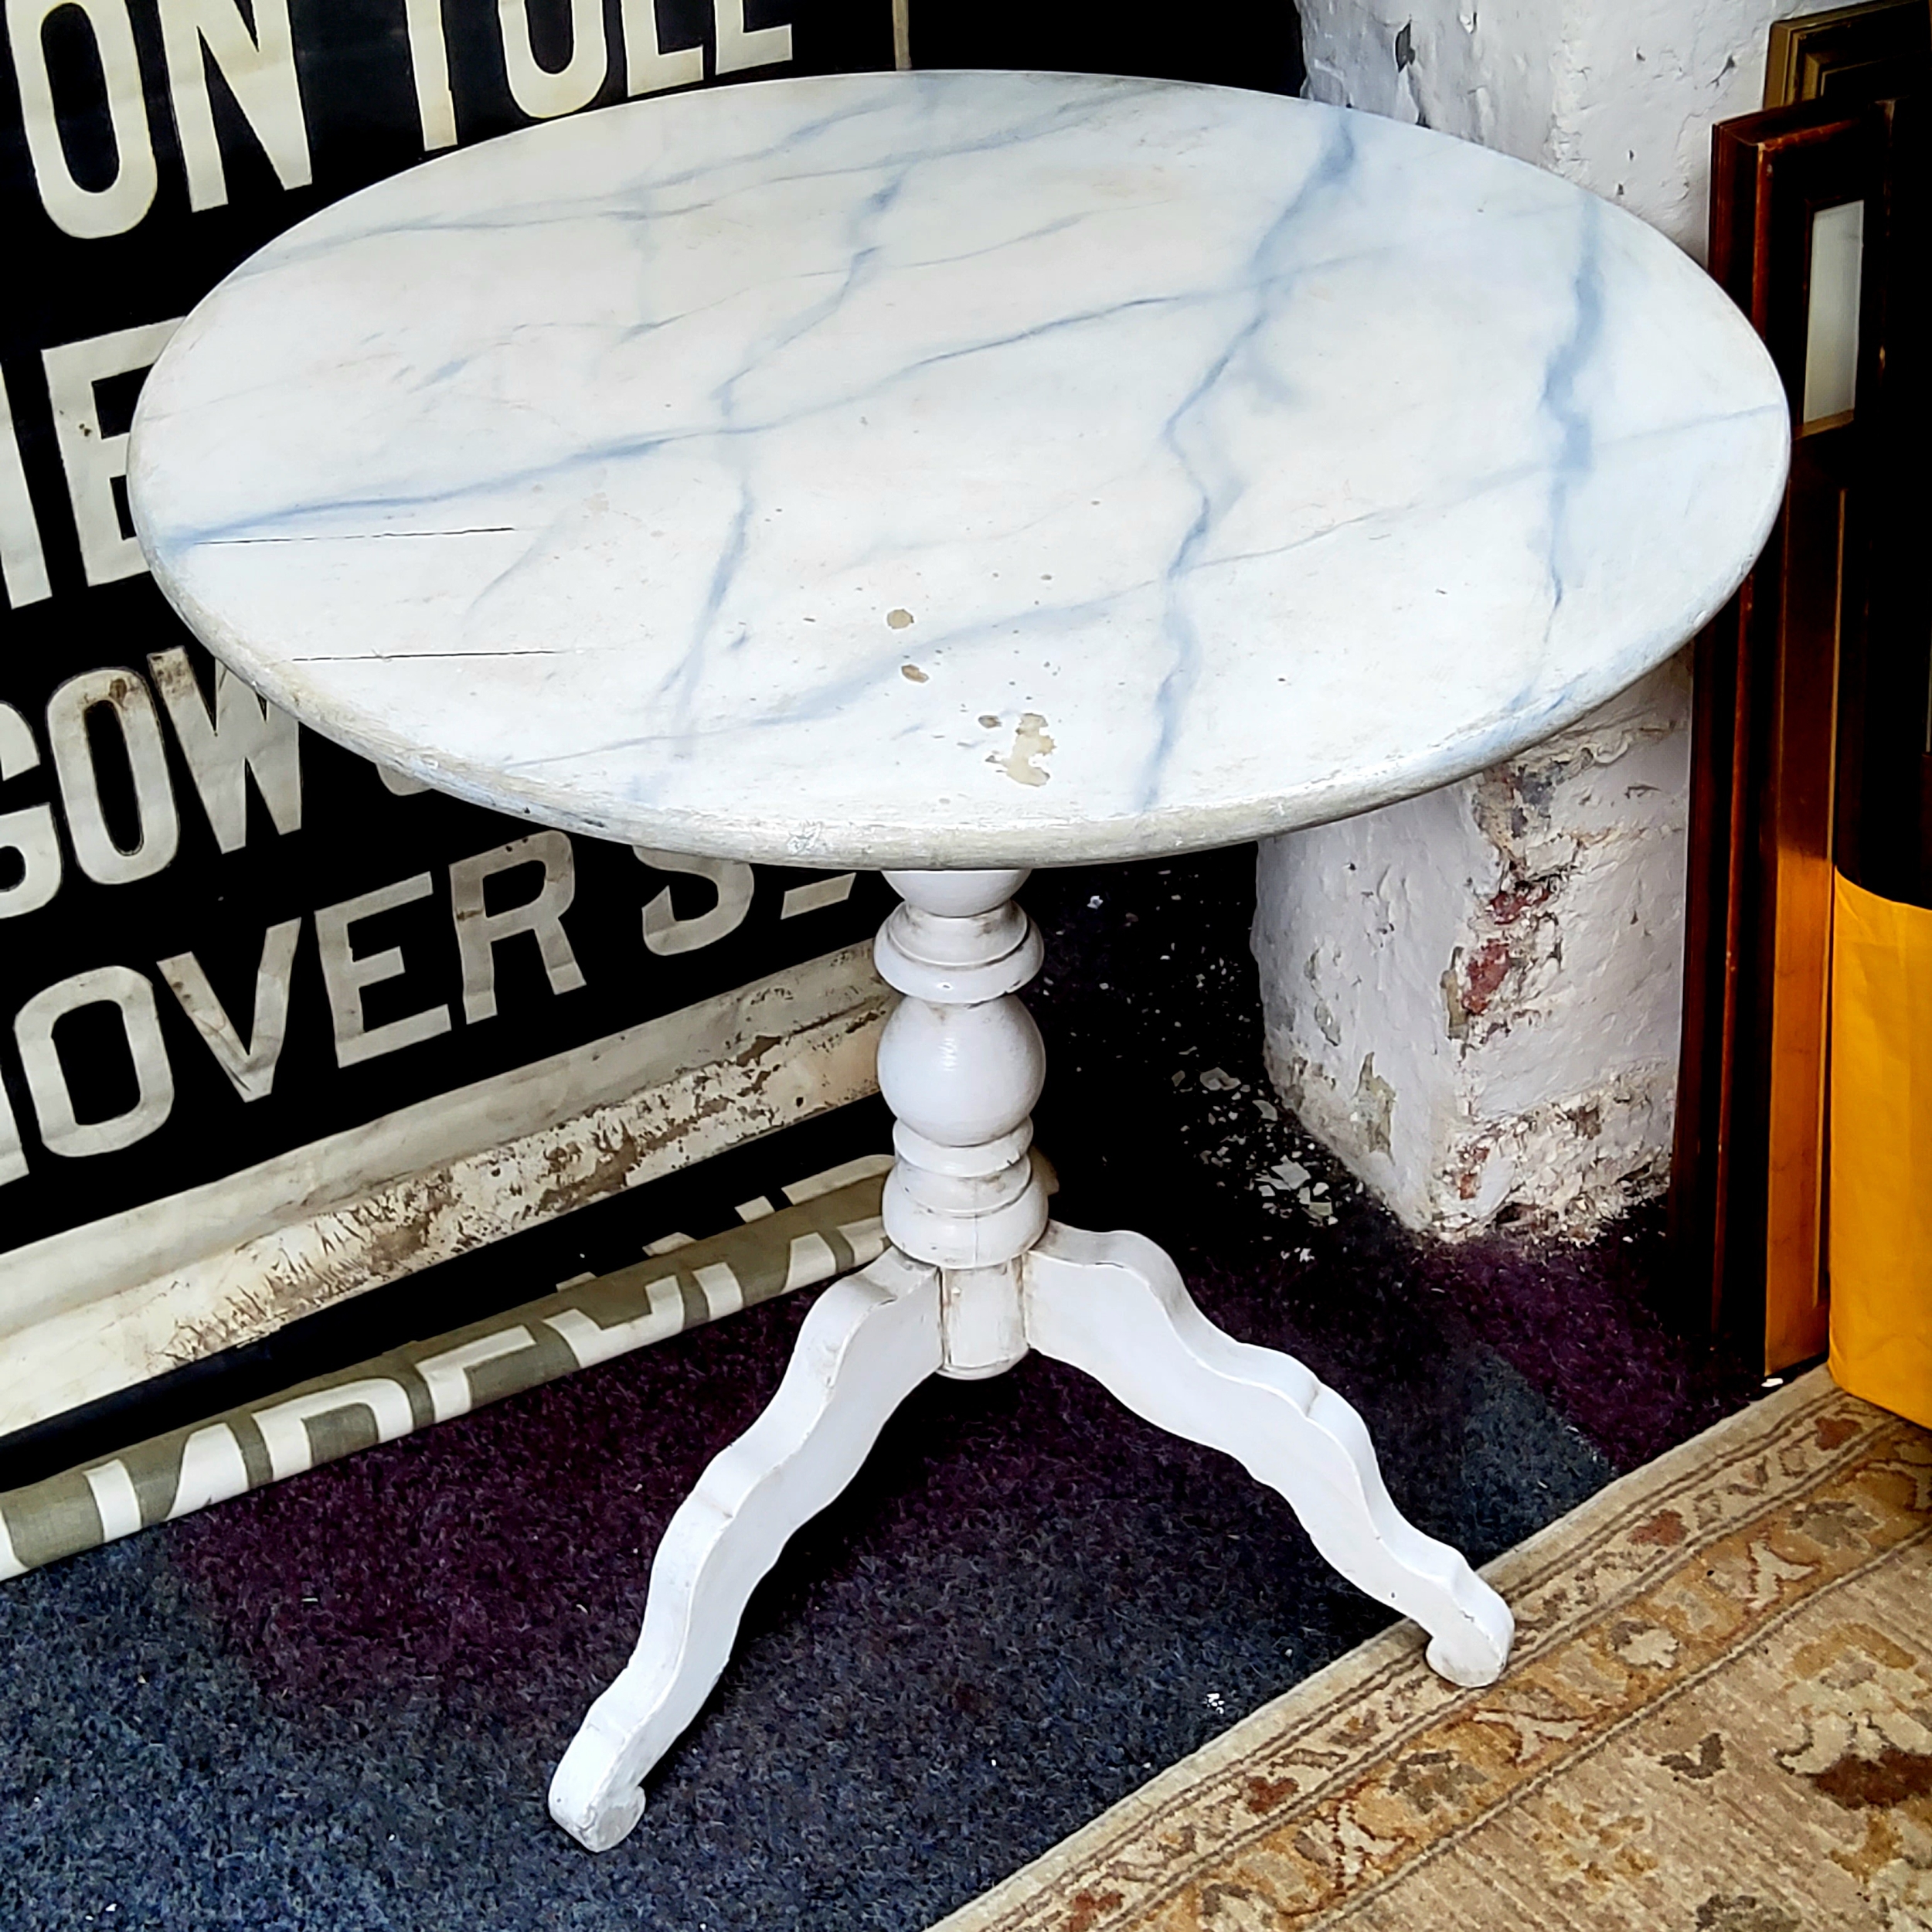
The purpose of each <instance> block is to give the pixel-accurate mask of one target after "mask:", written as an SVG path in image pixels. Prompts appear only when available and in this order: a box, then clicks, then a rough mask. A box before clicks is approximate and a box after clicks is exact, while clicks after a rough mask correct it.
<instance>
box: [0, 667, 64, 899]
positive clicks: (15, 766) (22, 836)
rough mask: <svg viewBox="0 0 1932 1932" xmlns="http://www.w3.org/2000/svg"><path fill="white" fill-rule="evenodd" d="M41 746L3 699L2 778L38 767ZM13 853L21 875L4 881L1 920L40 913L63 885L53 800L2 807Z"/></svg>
mask: <svg viewBox="0 0 1932 1932" xmlns="http://www.w3.org/2000/svg"><path fill="white" fill-rule="evenodd" d="M39 763H40V748H39V746H37V745H36V743H34V741H33V733H32V732H31V731H30V730H29V729H28V728H27V721H26V719H25V718H23V717H22V716H21V715H20V714H19V712H17V711H16V710H15V709H14V708H13V706H12V705H10V704H0V780H4V779H8V778H17V777H20V776H21V775H22V774H23V773H25V772H29V771H32V770H36V768H37V767H39ZM5 852H13V853H15V854H16V855H18V857H19V862H20V876H19V879H18V880H17V881H16V882H15V883H14V884H12V885H11V886H0V919H18V918H19V917H20V915H21V914H22V913H35V912H38V911H39V910H40V908H41V907H42V906H44V905H46V903H47V901H48V900H50V899H51V898H53V896H54V894H55V893H57V892H58V891H60V874H61V864H60V836H59V835H58V834H57V833H56V832H55V830H54V827H53V806H51V805H23V806H22V808H20V809H19V811H7V812H0V853H5Z"/></svg>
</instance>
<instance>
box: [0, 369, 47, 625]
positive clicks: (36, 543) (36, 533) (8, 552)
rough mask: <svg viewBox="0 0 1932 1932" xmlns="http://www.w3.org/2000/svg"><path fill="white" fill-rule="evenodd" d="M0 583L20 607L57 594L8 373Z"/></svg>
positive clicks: (1, 433)
mask: <svg viewBox="0 0 1932 1932" xmlns="http://www.w3.org/2000/svg"><path fill="white" fill-rule="evenodd" d="M0 583H4V584H5V587H6V592H7V601H8V603H9V604H12V606H13V607H14V608H15V610H16V611H18V610H19V608H20V607H21V606H22V604H38V603H39V602H40V600H42V599H43V597H51V596H53V586H52V585H51V584H49V582H48V581H47V556H46V552H45V551H44V550H43V549H41V547H40V522H39V519H38V518H37V517H36V515H34V513H33V498H32V496H31V495H29V493H28V490H27V471H26V465H25V464H23V463H22V461H21V460H20V438H19V434H18V433H17V432H16V431H15V428H14V427H13V405H12V403H11V402H10V401H9V400H8V397H7V384H6V379H5V376H0Z"/></svg>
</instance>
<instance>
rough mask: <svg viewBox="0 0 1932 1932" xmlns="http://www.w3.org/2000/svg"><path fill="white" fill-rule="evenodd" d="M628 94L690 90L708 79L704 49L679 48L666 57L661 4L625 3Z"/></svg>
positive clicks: (649, 0)
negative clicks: (661, 35) (660, 29)
mask: <svg viewBox="0 0 1932 1932" xmlns="http://www.w3.org/2000/svg"><path fill="white" fill-rule="evenodd" d="M621 19H622V21H623V24H624V92H625V93H626V94H629V95H631V96H632V97H636V96H637V95H638V94H659V93H662V91H663V90H664V89H665V88H666V87H692V86H693V85H695V84H696V83H697V82H699V81H700V80H703V78H704V49H703V48H702V46H695V47H675V48H673V49H672V50H671V51H670V52H669V53H666V52H665V49H664V47H663V45H662V42H661V40H660V39H659V36H658V6H657V0H624V7H623V12H622V15H621Z"/></svg>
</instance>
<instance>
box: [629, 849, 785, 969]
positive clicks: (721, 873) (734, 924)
mask: <svg viewBox="0 0 1932 1932" xmlns="http://www.w3.org/2000/svg"><path fill="white" fill-rule="evenodd" d="M631 850H632V851H633V852H635V853H636V854H637V855H638V857H639V858H640V859H642V860H643V861H644V862H645V864H646V865H647V866H650V867H651V869H652V870H653V871H655V872H686V873H689V875H690V876H691V877H692V878H693V879H709V880H710V882H711V883H712V885H713V887H714V888H715V889H716V892H717V894H718V903H717V904H716V905H715V906H713V907H712V909H711V910H710V911H709V912H708V913H700V914H699V917H696V919H680V918H679V917H678V915H677V914H676V913H675V912H674V911H673V910H672V906H671V888H670V887H669V886H665V889H664V890H663V891H662V892H661V893H658V896H657V897H656V898H655V899H654V900H651V903H650V904H649V905H648V906H645V909H644V943H645V945H646V946H647V947H649V948H650V950H651V951H652V952H654V953H657V954H663V955H667V956H668V955H671V954H678V953H692V952H696V951H697V950H698V948H699V947H700V946H709V944H711V943H712V942H713V940H719V939H723V937H725V935H726V934H727V933H735V932H736V930H738V928H739V927H740V926H742V925H743V923H745V914H746V913H748V912H749V911H750V910H751V889H752V886H753V883H755V880H754V876H753V872H752V869H751V868H750V866H747V865H743V864H740V862H738V861H737V860H736V859H686V858H685V857H683V856H682V855H681V854H679V853H677V852H653V851H652V850H651V849H650V848H649V847H648V846H647V845H633V846H632V847H631Z"/></svg>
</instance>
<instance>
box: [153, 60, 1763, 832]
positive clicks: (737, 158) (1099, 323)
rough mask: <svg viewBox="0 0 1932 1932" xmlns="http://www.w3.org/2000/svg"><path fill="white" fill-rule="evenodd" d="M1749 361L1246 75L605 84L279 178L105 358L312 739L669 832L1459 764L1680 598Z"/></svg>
mask: <svg viewBox="0 0 1932 1932" xmlns="http://www.w3.org/2000/svg"><path fill="white" fill-rule="evenodd" d="M1788 437H1789V427H1788V417H1787V409H1786V405H1785V401H1784V396H1783V394H1782V392H1781V389H1780V387H1779V384H1778V381H1777V376H1776V375H1775V373H1774V370H1773V369H1772V366H1771V365H1770V361H1769V359H1767V356H1766V355H1765V354H1764V351H1763V349H1761V347H1760V345H1759V344H1758V342H1757V338H1756V337H1755V336H1754V335H1753V334H1752V333H1751V332H1750V329H1749V328H1747V325H1745V323H1744V322H1743V320H1742V319H1741V318H1740V316H1739V315H1737V313H1736V311H1735V310H1734V309H1733V308H1732V306H1731V305H1730V303H1729V302H1728V301H1726V299H1725V298H1724V297H1723V295H1722V294H1721V293H1720V292H1719V290H1718V289H1717V288H1716V286H1715V285H1714V284H1712V283H1711V282H1710V281H1709V280H1708V279H1707V278H1706V277H1705V276H1704V275H1703V274H1702V272H1701V271H1700V270H1699V269H1698V268H1696V267H1695V266H1694V265H1693V264H1692V263H1691V262H1689V260H1686V259H1685V257H1683V256H1682V255H1681V254H1680V253H1679V252H1678V250H1676V249H1675V248H1674V247H1672V245H1671V244H1670V243H1668V242H1667V241H1665V240H1663V239H1662V237H1661V236H1658V235H1657V234H1655V233H1653V232H1652V231H1651V230H1649V229H1648V228H1647V227H1645V226H1643V225H1642V224H1641V223H1639V222H1638V221H1637V220H1636V219H1634V218H1632V217H1631V216H1626V215H1624V214H1622V213H1620V212H1618V211H1617V209H1614V208H1613V207H1611V206H1608V205H1607V204H1606V203H1604V202H1602V201H1600V200H1598V199H1596V198H1595V197H1594V196H1590V195H1589V194H1587V193H1585V192H1583V191H1582V190H1580V189H1577V188H1574V187H1573V186H1570V185H1568V184H1567V183H1566V182H1562V181H1560V180H1558V179H1556V178H1555V177H1554V176H1552V175H1548V174H1545V173H1543V172H1539V171H1537V170H1536V169H1534V168H1529V167H1526V166H1524V165H1521V164H1519V163H1517V162H1513V161H1510V160H1508V159H1505V158H1502V157H1501V156H1498V155H1495V154H1493V153H1490V152H1488V151H1485V150H1484V149H1481V148H1476V147H1474V146H1471V145H1467V144H1464V143H1461V142H1459V141H1454V140H1451V139H1449V138H1446V137H1444V136H1441V135H1437V134H1431V133H1429V132H1428V131H1425V130H1423V129H1419V128H1409V127H1403V126H1400V125H1397V124H1395V123H1393V122H1391V121H1383V120H1379V119H1376V118H1373V117H1370V116H1369V115H1366V114H1357V113H1352V112H1349V111H1342V110H1336V109H1331V108H1327V107H1318V106H1315V105H1313V104H1309V103H1306V102H1301V101H1294V100H1282V99H1279V98H1277V97H1270V96H1267V95H1261V94H1244V93H1237V92H1234V91H1231V90H1223V89H1218V88H1210V87H1193V86H1185V85H1177V84H1172V83H1162V82H1154V81H1143V80H1111V79H1095V78H1086V77H1073V76H1068V75H1029V74H1003V73H914V74H866V75H858V76H849V77H835V78H829V79H814V80H780V81H774V82H768V83H762V84H757V85H753V86H744V87H729V88H725V89H719V90H712V91H707V92H702V93H696V94H685V95H682V96H677V97H671V98H666V99H659V100H645V101H641V102H638V103H634V104H631V105H628V106H625V107H615V108H611V109H607V110H605V111H601V112H598V113H594V114H587V115H584V116H581V117H577V118H575V119H572V120H569V121H555V122H551V123H549V124H544V125H542V126H539V127H536V128H530V129H528V130H526V131H523V132H522V133H519V134H514V135H512V136H509V137H508V138H505V139H502V140H499V141H490V142H488V143H486V144H484V145H480V146H478V147H476V148H471V149H468V150H465V151H461V152H458V153H456V154H453V155H448V156H446V157H444V158H441V159H439V160H437V161H434V162H430V163H427V164H426V165H423V166H422V167H420V168H415V169H413V170H411V171H410V172H407V173H406V174H403V175H399V176H397V177H396V178H394V179H391V180H389V181H386V182H382V183H380V184H379V185H376V187H373V188H371V189H367V190H366V191H364V192H362V193H360V194H357V195H355V196H351V197H349V199H346V200H345V201H343V202H339V203H338V204H337V205H335V206H333V207H332V208H329V209H326V210H325V211H324V212H323V213H320V214H318V215H317V216H315V217H313V218H312V219H310V220H308V221H306V222H304V223H301V225H300V226H298V227H296V228H294V229H293V230H291V231H290V232H289V233H287V234H286V235H284V236H282V237H281V239H280V240H277V241H276V242H274V243H272V244H270V246H269V247H267V248H266V249H264V250H262V252H261V253H260V254H258V255H257V256H256V257H253V259H252V260H250V261H249V262H247V264H244V265H243V267H241V268H240V270H237V271H236V273H235V274H233V275H232V276H231V277H230V278H229V279H228V280H227V281H226V282H224V283H223V284H222V285H221V286H220V287H218V288H217V289H216V291H214V292H213V294H211V295H210V296H209V298H208V299H207V300H206V301H204V302H203V303H202V304H201V306H200V307H199V308H197V309H196V311H195V313H194V314H193V315H192V316H191V317H190V318H189V320H188V321H187V322H186V323H185V325H184V326H183V327H182V329H181V330H180V332H179V334H178V335H176V337H175V340H174V342H172V344H171V345H170V346H169V348H168V350H167V352H166V353H165V355H163V356H162V359H161V361H160V362H159V363H158V365H157V366H156V367H155V370H154V372H152V374H151V376H150V377H149V379H148V383H147V385H146V387H145V393H144V394H143V396H142V399H141V405H140V409H139V412H138V417H137V420H136V423H135V427H134V437H133V441H132V446H131V453H130V455H131V460H130V467H129V471H128V481H129V489H130V495H131V502H132V505H133V508H134V518H135V522H136V526H137V529H138V532H139V534H140V537H141V543H142V545H143V547H144V548H145V551H146V553H147V556H148V560H149V562H150V563H151V566H152V567H153V570H154V573H155V577H157V579H158V580H159V582H160V583H161V585H162V588H163V589H164V590H165V593H166V594H167V595H168V597H169V598H170V599H171V600H172V602H173V603H174V604H175V606H176V607H177V608H178V609H179V611H180V612H181V613H182V615H183V617H185V619H186V620H187V621H188V622H189V624H190V625H191V626H192V628H193V629H194V630H195V631H196V632H197V633H198V634H199V635H200V636H201V637H202V638H203V639H204V640H205V641H206V642H207V643H208V644H209V645H210V647H211V648H213V650H214V651H216V653H217V654H218V655H219V656H221V657H222V658H224V659H225V660H226V662H228V663H229V664H230V665H232V666H233V668H235V669H236V670H237V671H239V672H240V673H241V674H242V675H243V676H245V677H246V678H247V679H249V681H250V682H251V683H253V684H254V685H257V687H258V688H259V689H261V690H263V691H264V692H267V694H268V695H269V696H271V697H272V698H274V699H276V700H277V702H280V703H281V704H283V705H284V706H287V707H288V708H289V709H291V710H292V711H294V713H297V714H298V716H300V717H301V718H302V719H305V720H306V721H307V722H308V723H310V724H311V725H313V726H315V728H316V729H317V730H320V731H321V732H323V733H325V734H327V735H328V736H331V737H333V738H335V739H337V740H340V741H341V742H342V743H346V744H349V745H350V746H352V747H354V748H355V749H357V750H362V751H366V752H368V753H371V754H372V755H373V756H375V757H377V758H379V759H380V760H383V761H384V762H386V763H387V764H390V765H393V766H396V767H401V768H402V769H403V770H407V771H410V772H413V773H414V774H417V775H418V776H420V777H423V778H426V779H427V780H428V781H430V783H431V784H435V785H438V786H440V787H443V788H444V789H445V790H448V791H454V792H457V793H459V794H461V795H463V796H464V797H467V798H471V799H474V800H476V801H479V802H481V803H483V804H489V805H493V806H497V807H499V808H504V809H507V810H509V811H515V812H519V813H522V814H525V815H528V816H529V817H531V818H537V819H540V820H543V821H547V822H550V823H553V824H558V825H565V826H567V827H570V828H574V829H579V830H583V831H585V832H591V833H594V834H599V835H605V836H609V837H613V838H621V839H625V840H629V841H632V842H637V843H639V844H645V845H653V846H657V847H660V848H664V849H670V850H674V851H684V852H696V853H706V854H711V855H718V856H728V857H732V858H738V859H754V860H770V861H778V862H784V861H787V860H789V861H793V862H798V863H802V864H817V865H826V866H834V865H836V866H885V865H896V866H924V865H937V866H971V865H981V866H995V865H998V866H1004V865H1025V864H1033V863H1039V864H1051V863H1054V862H1072V861H1077V860H1087V859H1105V858H1125V857H1130V856H1134V855H1145V854H1149V853H1154V852H1173V851H1179V850H1185V849H1191V848H1198V847H1202V846H1207V845H1216V844H1220V843H1223V842H1231V841H1233V840H1236V839H1240V838H1250V837H1253V836H1255V835H1259V834H1263V833H1267V832H1278V831H1281V830H1284V829H1287V828H1291V827H1293V826H1296V825H1306V824H1310V823H1313V822H1315V821H1320V820H1322V819H1326V818H1335V817H1338V816H1341V815H1345V814H1347V813H1349V812H1353V811H1359V810H1361V809H1362V808H1365V807H1368V806H1371V805H1375V804H1381V803H1383V802H1386V801H1389V800H1392V799H1394V798H1399V797H1402V796H1403V795H1406V794H1409V793H1411V792H1414V791H1420V790H1422V789H1424V788H1426V787H1430V786H1432V785H1434V784H1439V783H1441V782H1443V781H1447V780H1448V779H1450V778H1452V777H1458V776H1460V775H1461V774H1464V773H1466V772H1468V771H1471V770H1476V769H1478V768H1480V767H1482V766H1484V765H1485V764H1490V763H1492V762H1493V761H1494V760H1496V759H1497V758H1498V757H1502V756H1503V755H1505V754H1506V753H1509V752H1511V751H1513V750H1518V749H1520V748H1522V747H1525V746H1526V745H1528V744H1530V743H1534V742H1535V741H1536V740H1539V739H1540V738H1543V737H1545V736H1548V735H1549V733H1552V732H1553V731H1556V730H1558V729H1560V727H1562V726H1564V725H1566V724H1567V723H1570V722H1571V721H1572V720H1573V719H1577V717H1579V716H1580V715H1582V714H1583V713H1584V712H1586V711H1587V710H1589V709H1591V708H1592V707H1594V706H1596V705H1597V704H1598V703H1600V702H1602V701H1603V700H1604V699H1607V698H1608V697H1610V696H1613V695H1614V693H1616V692H1617V691H1618V690H1620V689H1622V688H1623V687H1624V685H1627V684H1628V683H1629V682H1631V681H1632V680H1633V679H1635V678H1637V677H1638V675H1641V673H1642V672H1645V670H1647V669H1648V668H1650V667H1651V665H1655V664H1656V663H1657V662H1659V661H1660V660H1661V659H1662V658H1665V656H1667V655H1668V654H1669V653H1670V652H1671V651H1673V650H1674V649H1675V648H1676V647H1677V646H1678V645H1679V644H1681V643H1682V641H1683V640H1684V639H1685V638H1687V637H1688V636H1689V635H1690V634H1692V632H1693V631H1695V630H1696V628H1698V627H1699V625H1700V624H1702V623H1703V622H1704V621H1705V620H1706V618H1708V617H1709V616H1710V615H1711V614H1713V612H1714V611H1716V609H1717V608H1718V607H1719V605H1720V604H1722V603H1723V600H1724V599H1725V598H1726V597H1727V596H1728V595H1729V594H1730V592H1731V590H1733V588H1734V587H1735V586H1736V583H1738V581H1739V580H1740V578H1741V577H1742V576H1743V573H1744V571H1745V570H1747V567H1748V566H1749V565H1750V562H1751V561H1752V560H1753V557H1754V556H1755V555H1756V553H1757V549H1758V548H1759V546H1760V543H1762V541H1763V539H1764V536H1765V533H1766V532H1767V529H1768V527H1769V526H1770V520H1771V518H1772V516H1773V514H1774V510H1775V508H1776V505H1777V500H1778V497H1779V495H1780V491H1781V484H1782V480H1783V476H1784V465H1785V461H1786V454H1787V448H1788Z"/></svg>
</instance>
